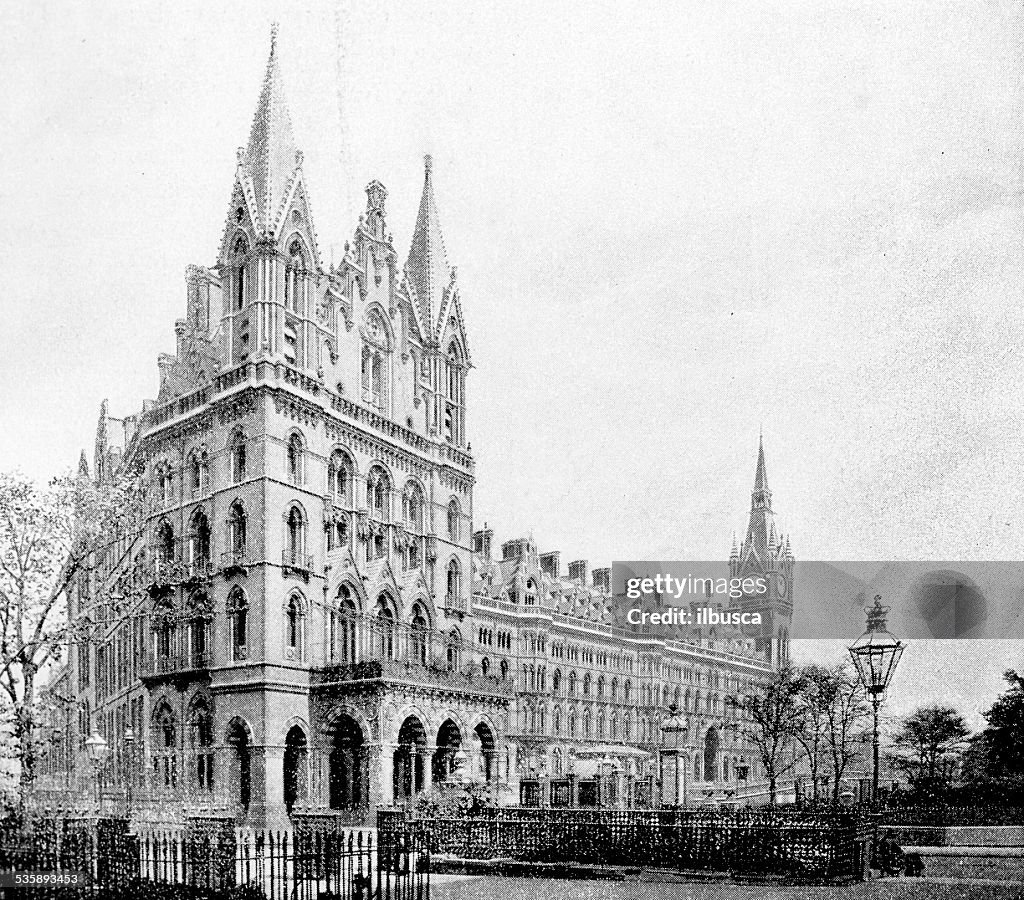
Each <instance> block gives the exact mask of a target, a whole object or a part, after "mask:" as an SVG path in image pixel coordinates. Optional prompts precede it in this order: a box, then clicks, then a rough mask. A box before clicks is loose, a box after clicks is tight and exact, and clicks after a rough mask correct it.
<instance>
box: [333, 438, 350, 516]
mask: <svg viewBox="0 0 1024 900" xmlns="http://www.w3.org/2000/svg"><path fill="white" fill-rule="evenodd" d="M353 471H354V470H353V467H352V461H351V460H350V459H349V457H348V456H347V455H346V454H344V453H342V452H341V451H340V450H335V451H334V453H332V454H331V459H330V462H329V463H328V465H327V493H328V494H329V495H330V497H331V499H332V500H333V501H334V502H335V503H336V504H338V505H339V506H346V507H347V506H351V505H352V474H353Z"/></svg>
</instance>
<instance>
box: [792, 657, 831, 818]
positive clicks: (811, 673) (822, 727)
mask: <svg viewBox="0 0 1024 900" xmlns="http://www.w3.org/2000/svg"><path fill="white" fill-rule="evenodd" d="M797 674H798V677H799V678H800V680H801V683H802V689H801V691H800V698H799V706H800V711H801V718H800V727H799V728H798V729H797V732H796V735H795V737H796V740H797V743H799V744H800V746H801V747H802V748H803V751H804V758H805V759H806V760H807V767H808V769H809V770H810V775H811V784H812V790H813V797H814V800H815V801H817V799H818V773H819V772H820V770H821V759H822V756H823V755H824V754H825V753H827V752H828V738H829V720H828V706H829V697H830V694H831V690H830V687H831V679H832V670H831V669H828V668H826V667H824V666H819V665H808V666H803V667H802V668H800V669H799V670H798V672H797Z"/></svg>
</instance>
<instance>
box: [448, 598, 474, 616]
mask: <svg viewBox="0 0 1024 900" xmlns="http://www.w3.org/2000/svg"><path fill="white" fill-rule="evenodd" d="M467 607H468V604H467V603H466V598H465V597H458V596H456V595H454V594H447V595H446V596H445V598H444V610H445V612H449V613H460V614H462V615H465V614H466V612H467Z"/></svg>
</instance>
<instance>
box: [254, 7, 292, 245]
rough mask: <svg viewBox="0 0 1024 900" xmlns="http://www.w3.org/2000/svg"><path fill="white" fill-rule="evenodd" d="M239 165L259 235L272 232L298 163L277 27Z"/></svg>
mask: <svg viewBox="0 0 1024 900" xmlns="http://www.w3.org/2000/svg"><path fill="white" fill-rule="evenodd" d="M240 162H241V164H242V165H243V166H244V167H245V168H246V169H247V170H248V172H249V175H250V177H251V178H252V188H253V193H254V194H255V201H256V203H255V205H256V216H257V221H256V226H257V228H258V229H259V230H261V231H264V232H268V231H271V229H272V227H273V225H274V224H275V221H276V219H277V216H278V214H279V213H280V211H281V207H282V206H283V204H284V202H285V200H286V199H287V193H288V187H289V182H290V181H291V179H292V176H293V174H294V172H295V170H296V169H297V168H298V167H299V165H300V163H301V156H300V154H299V153H298V150H297V148H296V146H295V136H294V134H293V133H292V120H291V116H290V115H289V113H288V104H287V103H286V102H285V97H284V83H283V79H282V78H281V67H280V65H279V63H278V57H277V26H276V25H274V26H273V27H272V29H271V32H270V57H269V59H267V70H266V73H265V74H264V76H263V88H262V90H261V91H260V99H259V102H258V103H257V105H256V115H255V116H254V117H253V120H252V129H251V130H250V132H249V144H248V146H247V147H246V148H245V152H244V154H243V155H242V157H241V160H240Z"/></svg>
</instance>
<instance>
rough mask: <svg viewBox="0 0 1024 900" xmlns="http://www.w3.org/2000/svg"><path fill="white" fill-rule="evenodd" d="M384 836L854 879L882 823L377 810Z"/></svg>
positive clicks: (516, 854) (542, 858)
mask: <svg viewBox="0 0 1024 900" xmlns="http://www.w3.org/2000/svg"><path fill="white" fill-rule="evenodd" d="M377 827H378V833H379V834H380V835H381V840H382V841H383V840H385V839H386V837H385V836H386V835H387V834H388V833H389V832H392V831H394V832H396V833H398V832H400V831H401V830H402V829H408V828H410V827H413V828H416V827H418V828H420V829H423V830H425V831H426V832H428V833H429V834H430V837H431V842H432V847H433V849H434V851H435V853H437V854H444V855H447V856H451V857H456V858H461V859H468V860H487V859H490V860H493V859H508V860H515V861H517V862H533V863H564V864H592V865H604V866H629V867H637V866H639V867H643V868H665V869H676V870H690V871H700V872H702V873H704V872H719V873H725V874H729V875H733V876H739V877H749V876H757V877H760V876H767V875H779V876H784V877H789V878H792V879H794V880H813V881H856V880H862V879H863V878H865V877H866V876H867V874H868V869H867V867H868V861H869V859H870V856H871V845H872V841H873V840H874V835H875V826H874V825H873V824H872V823H871V822H870V821H868V820H867V819H864V818H862V817H860V816H857V815H852V814H843V813H803V812H795V811H792V812H791V811H782V810H763V809H760V808H758V809H742V810H706V809H692V810H687V809H678V810H600V811H591V810H586V811H584V810H563V809H528V808H504V809H487V810H484V811H482V812H481V813H480V814H479V815H477V816H472V817H463V818H458V819H456V818H441V817H436V818H429V819H416V820H413V821H410V820H409V819H408V818H407V817H406V814H405V812H404V811H401V810H382V811H380V812H379V813H378V815H377Z"/></svg>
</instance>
